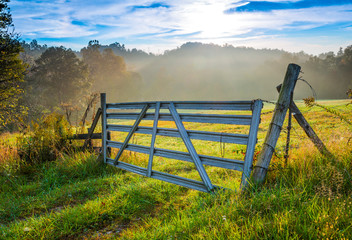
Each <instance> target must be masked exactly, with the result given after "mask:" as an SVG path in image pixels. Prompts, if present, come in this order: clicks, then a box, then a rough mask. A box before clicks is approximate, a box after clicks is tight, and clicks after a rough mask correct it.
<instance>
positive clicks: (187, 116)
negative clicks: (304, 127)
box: [101, 93, 263, 192]
mask: <svg viewBox="0 0 352 240" xmlns="http://www.w3.org/2000/svg"><path fill="white" fill-rule="evenodd" d="M262 106H263V103H262V101H261V100H253V101H231V102H230V101H229V102H176V101H175V102H136V103H106V95H105V94H104V93H103V94H101V109H102V145H103V146H102V155H103V158H104V162H105V163H107V164H110V165H113V166H116V167H118V168H121V169H124V170H127V171H130V172H133V173H137V174H140V175H144V176H147V177H151V178H155V179H159V180H162V181H166V182H170V183H174V184H178V185H181V186H184V187H188V188H192V189H196V190H199V191H203V192H211V191H213V190H214V188H215V187H217V186H214V185H213V184H212V182H211V180H210V178H209V176H208V174H207V172H206V170H205V168H204V165H209V166H215V167H220V168H225V169H232V170H238V171H242V172H243V173H242V180H241V186H242V187H243V186H245V185H246V184H247V179H248V178H249V177H250V175H251V169H252V161H253V155H254V149H255V145H256V142H257V131H258V126H259V123H260V113H261V109H262ZM132 109H133V110H138V111H139V112H137V113H135V112H128V111H130V110H132ZM161 109H163V111H162V112H161V111H160V110H161ZM164 109H166V110H164ZM117 110H122V111H119V112H116V111H117ZM148 110H151V111H148ZM178 110H196V111H199V110H235V111H247V112H248V111H251V112H252V114H251V115H223V114H201V113H179V111H178ZM126 111H127V112H126ZM165 112H167V113H165ZM112 119H125V120H135V122H134V124H133V125H129V126H127V125H117V124H111V123H108V120H112ZM142 120H152V121H154V122H153V127H145V126H139V124H140V122H141V121H142ZM159 121H173V122H174V123H175V124H176V126H177V128H160V127H158V122H159ZM109 122H111V121H109ZM183 122H196V123H219V124H235V125H249V126H250V127H249V132H248V134H246V135H245V134H232V133H220V132H209V131H195V130H186V129H185V126H184V125H183ZM111 131H118V132H128V135H127V137H126V138H125V140H124V141H123V142H117V141H112V140H109V137H108V133H109V132H111ZM134 133H140V134H149V135H151V145H150V146H143V145H136V144H131V143H130V140H131V137H132V135H133V134H134ZM157 135H160V136H167V137H177V138H181V139H182V140H183V143H184V144H185V146H186V148H187V150H188V152H180V151H174V150H168V149H161V148H155V147H154V145H155V139H156V136H157ZM191 139H198V140H206V141H215V142H223V143H234V144H242V145H246V146H247V147H246V152H245V157H244V160H233V159H227V158H222V157H214V156H206V155H199V154H198V153H197V151H196V150H195V147H194V146H193V144H192V142H191ZM110 148H116V149H119V150H118V153H117V155H116V156H109V155H110V154H109V153H110ZM124 150H129V151H134V152H139V153H144V154H149V162H148V167H147V168H143V167H140V166H136V165H132V164H129V163H125V162H122V161H121V159H120V157H121V155H122V153H123V151H124ZM154 156H160V157H165V158H171V159H176V160H181V161H187V162H192V163H194V164H195V167H196V169H197V171H198V173H199V175H200V177H201V180H202V181H196V180H192V179H187V178H184V177H180V176H176V175H171V174H168V173H164V172H159V171H155V170H153V157H154Z"/></svg>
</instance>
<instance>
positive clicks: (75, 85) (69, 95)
mask: <svg viewBox="0 0 352 240" xmlns="http://www.w3.org/2000/svg"><path fill="white" fill-rule="evenodd" d="M32 74H33V75H32V76H31V85H32V87H33V91H34V93H37V95H38V96H40V97H41V101H42V102H44V103H45V106H46V107H49V108H50V110H53V109H54V108H55V107H58V106H60V105H61V104H68V103H72V102H74V101H77V100H79V99H80V98H81V97H82V96H83V95H84V94H85V93H87V92H88V91H89V88H90V83H89V81H88V67H87V65H86V64H85V63H83V62H82V61H81V60H79V59H78V58H77V56H76V55H75V53H74V52H73V51H72V50H71V49H66V48H64V47H62V46H61V47H50V48H48V49H47V50H46V51H45V52H44V53H43V54H42V55H41V56H40V58H38V59H37V60H36V61H35V66H34V67H33V69H32ZM75 103H76V102H75Z"/></svg>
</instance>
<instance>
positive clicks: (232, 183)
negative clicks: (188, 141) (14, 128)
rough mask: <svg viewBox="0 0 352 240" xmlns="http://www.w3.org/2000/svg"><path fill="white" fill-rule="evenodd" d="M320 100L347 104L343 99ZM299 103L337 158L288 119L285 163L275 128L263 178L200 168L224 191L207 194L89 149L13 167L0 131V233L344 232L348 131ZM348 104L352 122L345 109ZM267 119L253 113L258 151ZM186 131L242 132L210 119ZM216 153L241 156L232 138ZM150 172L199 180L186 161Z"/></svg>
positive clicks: (348, 205)
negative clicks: (251, 181)
mask: <svg viewBox="0 0 352 240" xmlns="http://www.w3.org/2000/svg"><path fill="white" fill-rule="evenodd" d="M322 104H327V105H328V106H332V107H334V108H336V109H340V110H345V111H346V106H345V104H346V102H344V101H327V102H324V103H322ZM298 105H299V108H300V109H301V110H302V112H303V113H304V115H305V117H306V118H307V119H308V121H309V122H310V123H311V125H312V127H313V128H314V129H315V131H316V132H317V133H318V135H319V137H321V139H322V140H323V142H324V143H326V145H327V147H328V148H329V150H331V151H332V152H333V154H334V155H335V156H336V158H337V159H338V163H339V164H338V165H333V164H332V163H331V162H330V159H326V158H324V157H322V156H321V155H320V154H319V153H318V152H317V150H316V149H315V148H314V146H313V145H312V143H311V142H310V141H309V140H308V139H307V137H305V135H304V133H303V131H302V130H301V129H300V128H299V126H298V125H297V124H296V123H295V122H294V125H293V127H294V130H293V132H292V141H291V146H292V149H291V150H290V159H289V162H288V166H286V168H285V166H284V165H283V162H284V160H283V152H284V145H285V134H282V136H281V137H280V139H279V142H278V145H277V148H276V155H275V156H274V158H273V160H272V165H271V170H270V171H269V174H268V178H267V182H266V183H265V185H264V186H262V187H260V188H259V187H256V186H253V187H252V188H251V189H249V190H248V191H247V192H244V193H239V192H236V189H237V188H238V186H239V182H240V174H239V173H237V172H233V171H225V170H219V169H217V168H213V167H207V168H206V169H207V172H208V174H209V175H210V177H211V179H212V180H213V181H214V183H215V184H219V185H222V186H225V187H228V188H231V189H233V190H232V191H223V192H218V193H216V194H206V193H201V192H197V191H194V190H189V189H186V188H183V187H179V186H176V185H172V184H169V183H164V182H161V181H158V180H154V179H149V178H145V177H142V176H139V175H135V174H132V173H128V172H125V171H122V170H119V169H115V168H113V167H111V166H106V165H104V164H102V163H100V162H97V161H96V155H94V154H91V153H76V154H73V155H70V156H67V155H64V156H63V157H62V158H61V159H59V160H57V161H55V162H49V163H45V164H42V165H38V166H27V167H23V166H22V167H20V168H19V167H18V166H17V165H16V161H17V160H16V156H15V155H14V154H11V146H13V145H14V142H15V140H14V139H13V137H12V136H9V135H6V136H5V135H3V136H2V138H1V139H10V142H7V141H6V140H1V141H2V142H1V149H0V151H1V153H2V154H1V155H2V156H1V157H0V164H1V168H0V170H1V174H0V239H288V238H289V239H352V178H351V175H352V140H350V138H351V137H352V129H351V128H350V127H349V126H348V125H347V124H344V123H343V122H342V121H341V120H340V119H339V118H338V117H336V116H333V115H331V114H329V113H327V112H325V111H323V110H322V109H319V108H317V107H314V108H312V109H308V108H306V107H304V106H303V105H301V104H298ZM271 109H272V108H271V106H266V107H265V108H264V109H263V112H266V111H270V110H271ZM347 109H349V110H348V111H346V113H345V115H346V116H347V117H349V118H350V119H351V118H352V111H351V106H350V107H347ZM270 118H271V114H267V115H263V116H262V123H261V125H260V129H259V136H258V139H259V141H258V145H257V150H258V151H259V150H260V148H261V145H262V144H263V139H264V137H265V133H266V129H267V127H268V124H269V122H270ZM124 124H129V123H128V122H125V123H124ZM285 124H286V123H285ZM143 125H145V126H147V125H148V126H150V123H148V122H145V123H143ZM159 126H162V127H172V124H170V123H163V125H159ZM186 128H188V129H195V130H208V131H223V132H236V133H238V132H242V131H243V130H244V129H243V128H238V127H236V126H230V127H229V126H224V125H217V124H208V125H200V124H192V125H191V124H188V125H186ZM122 137H123V136H121V135H117V134H114V135H113V139H116V140H120V139H122ZM133 141H134V142H135V143H138V144H142V145H148V144H149V143H150V137H149V138H147V137H146V136H144V135H142V134H140V135H136V136H135V138H134V139H133ZM192 142H193V143H194V144H195V147H196V149H197V151H198V152H199V153H201V154H209V155H217V156H219V155H220V154H221V151H222V150H221V146H220V145H219V143H211V142H204V141H192ZM156 144H157V147H165V148H169V149H174V150H181V151H184V150H185V147H183V146H182V141H181V140H180V139H173V138H159V139H158V138H157V143H156ZM223 154H224V156H225V157H228V158H234V159H237V158H243V156H242V154H241V147H239V146H236V145H232V144H226V145H225V150H224V153H223ZM123 157H124V160H125V161H126V162H131V163H134V164H138V165H141V166H145V165H146V162H147V156H145V155H142V154H133V153H129V152H126V153H124V155H123ZM282 168H284V169H282ZM155 169H156V170H160V171H165V172H168V173H172V174H177V175H180V176H185V177H188V178H193V179H200V178H199V176H198V174H197V172H196V171H195V168H194V166H193V165H192V164H189V163H183V162H179V161H176V160H169V159H161V158H155Z"/></svg>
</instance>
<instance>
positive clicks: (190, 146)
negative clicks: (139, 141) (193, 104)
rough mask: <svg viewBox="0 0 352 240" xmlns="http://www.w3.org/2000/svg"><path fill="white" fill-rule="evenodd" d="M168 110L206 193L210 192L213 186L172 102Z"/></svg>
mask: <svg viewBox="0 0 352 240" xmlns="http://www.w3.org/2000/svg"><path fill="white" fill-rule="evenodd" d="M169 110H170V113H171V115H172V118H173V119H174V121H175V123H176V126H177V129H178V131H179V132H180V135H181V138H182V140H183V142H184V143H185V145H186V147H187V150H188V152H189V153H190V155H191V158H192V160H193V162H194V164H195V165H196V168H197V171H198V173H199V175H200V177H201V179H202V180H203V183H204V185H205V186H206V188H207V189H208V191H212V190H213V188H214V186H213V184H212V183H211V181H210V179H209V176H208V174H207V172H206V171H205V169H204V166H203V164H202V162H201V161H200V158H199V156H198V154H197V152H196V149H195V148H194V146H193V144H192V142H191V140H190V138H189V136H188V133H187V131H186V129H185V127H184V125H183V123H182V121H181V118H180V115H179V114H178V113H177V111H176V108H175V105H174V104H173V103H172V102H170V105H169Z"/></svg>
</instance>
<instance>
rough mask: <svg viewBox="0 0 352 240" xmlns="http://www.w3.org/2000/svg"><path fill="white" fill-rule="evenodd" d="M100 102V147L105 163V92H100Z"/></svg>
mask: <svg viewBox="0 0 352 240" xmlns="http://www.w3.org/2000/svg"><path fill="white" fill-rule="evenodd" d="M100 102H101V110H102V112H101V139H102V143H101V147H102V153H103V158H104V163H106V137H107V136H106V94H105V93H101V94H100Z"/></svg>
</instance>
